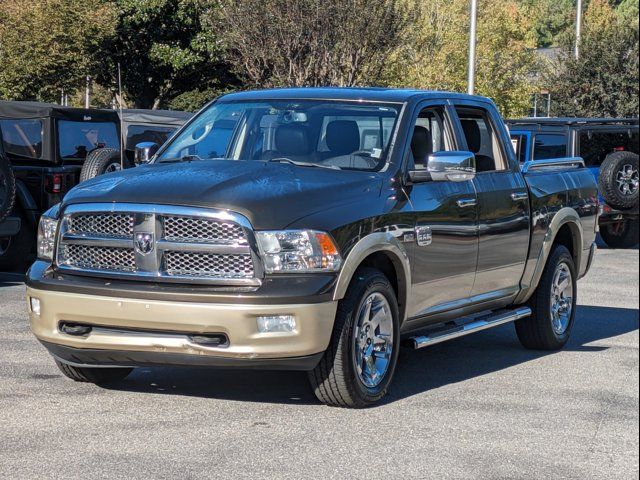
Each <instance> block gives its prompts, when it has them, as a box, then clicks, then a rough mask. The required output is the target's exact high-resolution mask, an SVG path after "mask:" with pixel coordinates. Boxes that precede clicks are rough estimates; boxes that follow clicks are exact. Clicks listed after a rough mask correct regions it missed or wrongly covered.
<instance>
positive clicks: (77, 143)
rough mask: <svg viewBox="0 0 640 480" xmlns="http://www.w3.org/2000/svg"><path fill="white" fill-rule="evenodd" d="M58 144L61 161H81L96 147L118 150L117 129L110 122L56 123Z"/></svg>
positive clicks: (62, 121) (67, 121) (68, 121)
mask: <svg viewBox="0 0 640 480" xmlns="http://www.w3.org/2000/svg"><path fill="white" fill-rule="evenodd" d="M58 144H59V145H60V157H62V158H63V159H79V160H83V159H85V158H86V157H87V153H89V152H90V151H91V150H94V149H96V148H98V147H100V148H102V147H106V148H117V149H119V148H120V140H119V139H118V129H117V127H116V124H115V123H112V122H74V121H70V120H60V121H58Z"/></svg>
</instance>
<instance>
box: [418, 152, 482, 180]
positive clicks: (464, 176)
mask: <svg viewBox="0 0 640 480" xmlns="http://www.w3.org/2000/svg"><path fill="white" fill-rule="evenodd" d="M427 172H429V175H430V176H431V180H432V181H434V182H466V181H468V180H473V179H474V177H475V176H476V157H475V155H474V154H473V153H471V152H437V153H433V154H431V155H429V163H427Z"/></svg>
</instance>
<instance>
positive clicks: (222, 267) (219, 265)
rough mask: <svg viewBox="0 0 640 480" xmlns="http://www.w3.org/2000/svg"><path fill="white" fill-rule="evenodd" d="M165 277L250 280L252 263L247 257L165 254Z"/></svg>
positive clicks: (180, 253)
mask: <svg viewBox="0 0 640 480" xmlns="http://www.w3.org/2000/svg"><path fill="white" fill-rule="evenodd" d="M164 261H165V272H167V275H172V276H173V275H178V276H188V277H192V276H193V277H223V278H252V277H253V262H252V261H251V257H250V256H249V255H216V254H213V255H210V254H205V253H195V252H167V253H165V256H164Z"/></svg>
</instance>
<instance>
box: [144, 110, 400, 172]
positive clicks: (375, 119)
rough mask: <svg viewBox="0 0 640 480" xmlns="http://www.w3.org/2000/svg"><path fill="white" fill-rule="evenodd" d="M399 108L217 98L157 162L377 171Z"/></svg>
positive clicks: (381, 163)
mask: <svg viewBox="0 0 640 480" xmlns="http://www.w3.org/2000/svg"><path fill="white" fill-rule="evenodd" d="M399 109H400V107H399V106H398V105H388V104H374V103H360V102H358V103H356V102H339V101H326V100H300V101H293V100H287V101H263V102H219V103H215V104H213V105H212V106H211V107H209V108H208V109H207V110H205V111H204V112H202V113H201V114H200V115H198V117H197V118H196V119H195V120H194V121H193V122H191V123H190V124H189V125H188V126H187V127H186V128H185V129H184V130H183V131H182V132H181V133H180V134H179V135H178V137H176V138H175V139H174V140H173V141H172V142H171V143H170V144H169V145H168V147H167V148H166V149H165V150H164V151H163V152H162V153H161V154H160V156H159V157H158V160H157V161H158V162H169V161H180V160H199V159H229V160H254V161H264V162H282V163H292V164H295V165H300V166H309V167H326V168H332V169H345V170H347V169H348V170H372V171H373V170H379V169H380V168H382V166H383V165H384V163H385V161H386V155H387V150H388V146H389V142H390V139H391V135H392V132H393V130H394V127H395V124H396V120H397V117H398V112H399Z"/></svg>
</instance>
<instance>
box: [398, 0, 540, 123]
mask: <svg viewBox="0 0 640 480" xmlns="http://www.w3.org/2000/svg"><path fill="white" fill-rule="evenodd" d="M405 1H406V12H407V15H408V21H409V26H408V27H407V28H406V29H405V37H404V39H403V42H402V46H401V47H400V48H398V49H397V50H396V51H395V52H394V54H393V55H392V56H391V57H390V59H389V62H388V63H387V69H386V83H388V84H389V85H391V86H397V87H401V86H406V87H416V88H426V89H440V90H452V91H459V92H465V91H466V89H467V60H468V56H467V55H468V44H469V16H470V15H469V5H470V2H469V1H467V0H432V1H430V2H423V1H420V0H405ZM477 30H478V36H477V40H478V42H477V60H476V74H477V76H476V92H477V93H478V94H481V95H486V96H489V97H491V98H493V99H494V100H495V101H496V103H497V105H498V107H499V108H500V109H501V111H502V113H503V114H504V115H522V114H524V113H525V112H527V110H528V108H529V103H530V96H531V93H532V92H533V90H534V87H533V81H532V73H533V72H534V70H535V68H536V56H535V55H533V54H532V49H533V48H535V35H534V34H533V29H532V20H531V16H530V12H529V11H528V9H526V8H525V7H523V6H522V5H518V4H516V3H514V2H513V1H511V0H506V1H504V0H483V1H481V2H480V3H479V10H478V25H477Z"/></svg>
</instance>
